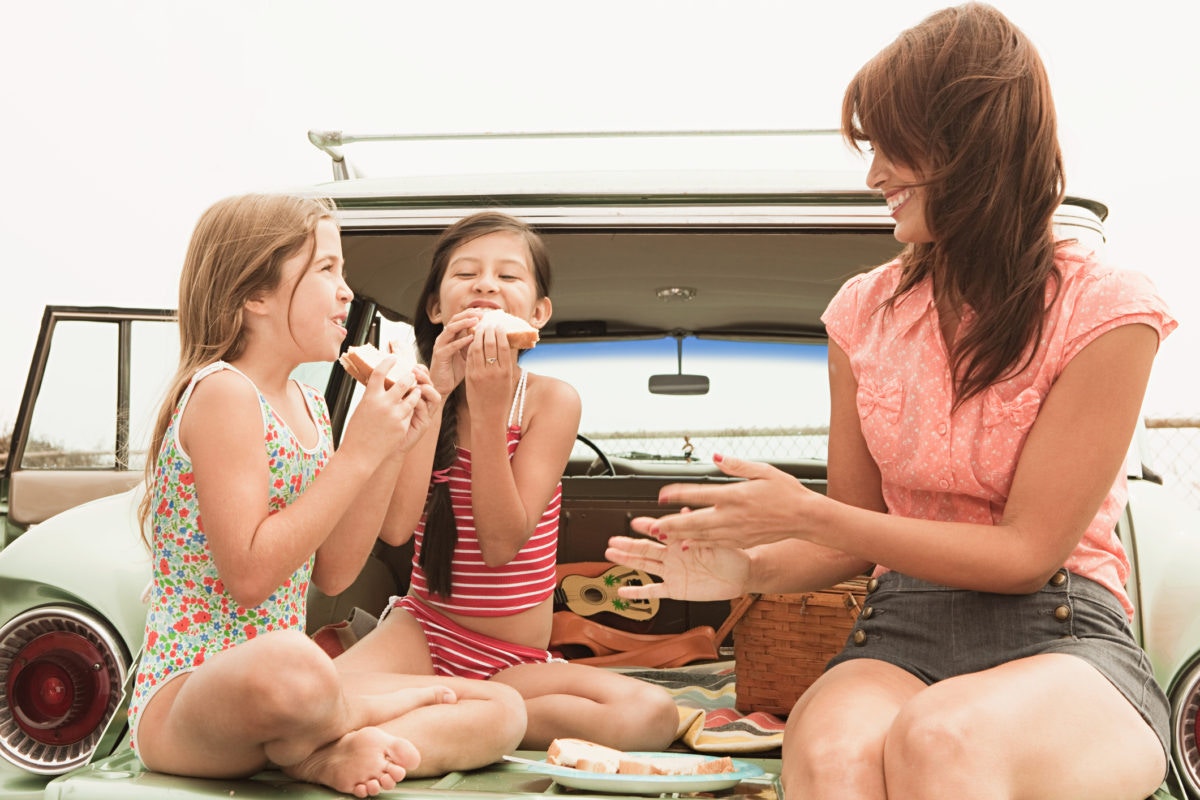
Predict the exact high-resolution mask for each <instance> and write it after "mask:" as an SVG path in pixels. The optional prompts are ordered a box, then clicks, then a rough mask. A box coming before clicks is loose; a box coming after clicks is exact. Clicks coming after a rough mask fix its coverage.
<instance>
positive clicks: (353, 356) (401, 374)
mask: <svg viewBox="0 0 1200 800" xmlns="http://www.w3.org/2000/svg"><path fill="white" fill-rule="evenodd" d="M388 350H389V352H388V353H387V354H386V355H392V356H395V357H396V363H395V365H394V366H393V367H392V368H391V369H390V370H388V373H387V375H385V376H384V379H383V385H384V388H387V389H390V388H392V386H394V385H396V384H401V385H402V386H405V387H409V388H411V387H412V386H414V385H416V382H417V380H416V378H415V377H413V368H414V367H416V366H417V354H416V353H415V352H414V351H413V349H412V348H411V347H407V346H399V347H397V346H396V344H395V343H394V342H388ZM385 357H386V356H385V354H384V353H383V352H382V351H380V350H379V348H377V347H375V345H372V344H364V345H358V346H356V347H348V348H346V352H344V353H342V354H341V356H339V357H338V361H339V362H340V363H341V365H342V366H343V367H345V369H346V372H348V373H349V374H350V377H352V378H354V379H355V380H356V381H358V382H359V383H362V384H366V382H367V381H368V380H370V378H371V373H372V372H374V371H375V367H377V366H379V362H381V361H383V359H384V358H385Z"/></svg>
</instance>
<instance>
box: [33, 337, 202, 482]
mask: <svg viewBox="0 0 1200 800" xmlns="http://www.w3.org/2000/svg"><path fill="white" fill-rule="evenodd" d="M109 327H111V328H114V329H115V328H116V326H115V325H111V324H110V325H109ZM130 328H131V331H130V359H129V363H130V365H129V369H130V382H129V468H130V469H135V470H140V469H144V468H145V465H146V448H147V447H148V446H149V442H150V433H151V431H152V430H153V429H154V423H155V419H156V417H157V415H158V408H159V405H160V404H161V403H162V401H163V397H164V395H165V394H166V391H167V389H168V388H169V384H170V382H171V377H172V376H173V375H174V374H175V369H176V365H177V362H178V360H179V326H178V325H177V324H176V323H175V322H173V321H169V320H134V321H133V322H132V323H131V326H130ZM55 338H56V341H57V334H56V335H55Z"/></svg>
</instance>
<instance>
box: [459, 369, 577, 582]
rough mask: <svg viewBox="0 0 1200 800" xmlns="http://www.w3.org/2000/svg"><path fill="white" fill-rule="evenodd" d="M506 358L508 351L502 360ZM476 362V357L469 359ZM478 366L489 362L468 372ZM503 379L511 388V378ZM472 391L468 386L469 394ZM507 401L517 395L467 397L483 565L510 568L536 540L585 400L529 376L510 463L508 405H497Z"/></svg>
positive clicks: (550, 380) (473, 498)
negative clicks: (518, 435) (517, 440)
mask: <svg viewBox="0 0 1200 800" xmlns="http://www.w3.org/2000/svg"><path fill="white" fill-rule="evenodd" d="M472 349H474V348H472ZM503 355H505V354H504V353H503V352H502V354H501V357H500V358H501V361H503ZM473 357H474V354H472V355H471V356H469V359H470V358H473ZM480 358H481V359H482V356H480ZM514 360H515V359H514ZM469 363H470V362H469ZM513 366H514V367H515V364H514V365H513ZM476 368H480V369H482V368H483V364H482V363H481V364H479V365H478V366H475V365H473V364H472V365H471V367H469V369H476ZM495 371H496V372H507V371H506V370H495ZM468 380H470V377H468ZM503 380H505V381H509V384H508V385H509V386H511V379H510V378H508V377H505V378H504V379H503ZM471 388H472V386H471V384H470V383H468V391H469V390H470V389H471ZM502 397H509V398H511V389H506V390H505V392H504V393H503V394H500V393H499V392H496V393H494V394H493V395H491V396H489V395H486V394H484V393H483V392H482V391H480V392H478V393H476V394H474V395H471V394H469V395H468V402H469V403H471V405H470V409H471V414H470V416H471V506H472V511H473V513H474V516H475V532H476V535H477V536H478V537H479V547H480V550H481V551H482V553H483V560H484V563H486V564H488V565H489V566H499V565H501V564H507V563H508V562H509V561H511V560H512V559H513V558H514V557H515V556H516V554H517V553H518V552H520V550H521V548H522V547H523V546H524V545H525V543H526V542H527V541H528V540H529V537H530V536H531V535H533V531H534V528H535V527H536V526H537V523H538V521H539V520H540V519H541V517H542V514H543V512H544V511H545V510H546V505H547V504H548V503H549V502H550V498H551V497H553V495H554V490H555V487H557V486H558V483H559V481H560V480H561V479H562V473H563V470H564V469H565V468H566V465H567V460H568V459H569V458H570V455H571V449H572V448H573V447H574V446H575V435H576V433H577V432H578V431H579V416H580V402H579V394H578V393H577V392H576V391H575V389H574V388H573V387H572V386H570V385H569V384H567V383H564V382H562V381H559V380H556V379H554V378H548V377H545V376H530V377H529V379H528V387H527V391H526V402H525V412H524V419H523V422H522V432H521V445H520V447H519V448H518V449H517V452H516V454H515V455H514V456H513V458H512V460H511V461H510V460H509V458H508V444H507V423H508V411H509V407H508V404H507V402H506V401H505V400H503V399H499V400H497V398H502ZM485 398H486V399H485ZM472 401H474V402H472Z"/></svg>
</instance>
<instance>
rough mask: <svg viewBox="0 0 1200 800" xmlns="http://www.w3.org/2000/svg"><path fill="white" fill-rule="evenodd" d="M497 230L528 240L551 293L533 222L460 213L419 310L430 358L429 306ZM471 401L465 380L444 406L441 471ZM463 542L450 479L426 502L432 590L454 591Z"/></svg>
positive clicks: (434, 328)
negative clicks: (469, 250)
mask: <svg viewBox="0 0 1200 800" xmlns="http://www.w3.org/2000/svg"><path fill="white" fill-rule="evenodd" d="M491 233H514V234H516V235H518V236H520V237H521V238H522V239H523V240H524V242H525V246H526V247H527V248H528V250H529V258H530V263H531V265H532V266H533V278H534V283H535V284H536V285H537V296H538V299H539V300H540V299H541V298H543V297H549V296H550V283H551V275H550V256H549V254H548V253H547V251H546V245H545V242H543V241H542V238H541V236H539V235H538V233H537V232H536V231H535V230H534V229H533V228H532V227H530V226H529V225H527V224H525V223H524V222H522V221H521V220H519V219H517V218H516V217H513V216H510V215H508V214H505V213H503V212H500V211H481V212H478V213H476V214H472V215H471V216H469V217H464V218H463V219H460V220H459V221H458V222H456V223H454V224H453V225H451V226H450V227H449V228H447V229H446V230H445V231H444V232H443V233H442V235H441V236H440V237H439V238H438V241H437V244H436V245H435V246H434V250H433V258H432V261H431V264H430V267H429V275H428V276H427V278H426V279H425V286H424V287H423V288H422V290H421V295H420V297H418V298H417V307H416V309H415V310H414V312H413V320H414V322H413V331H414V335H415V337H416V341H417V350H418V351H419V352H420V354H421V358H423V359H424V360H425V363H426V364H429V363H431V359H432V358H433V343H434V340H436V339H437V337H438V334H439V333H441V332H442V324H441V323H439V322H433V321H432V320H430V319H429V309H430V306H431V304H432V303H433V301H435V300H436V299H437V298H438V294H439V292H440V291H441V288H442V279H443V278H444V277H445V276H446V270H447V269H448V268H449V266H450V259H451V258H452V257H453V256H454V253H455V251H456V250H458V248H459V247H461V246H462V245H464V244H466V243H467V242H470V241H472V240H474V239H478V238H479V237H480V236H487V235H488V234H491ZM465 402H466V393H465V390H464V388H463V386H462V384H459V386H458V387H457V388H456V389H455V390H454V391H453V392H452V393H451V395H450V397H448V398H447V399H446V404H445V405H444V406H443V408H442V427H441V428H440V429H439V431H438V441H437V449H436V450H435V451H434V457H433V468H434V470H435V471H440V470H445V469H447V468H449V467H450V466H451V465H453V464H454V461H455V460H456V459H457V458H458V439H457V435H456V432H457V430H458V409H459V403H465ZM457 546H458V524H457V523H456V522H455V520H454V508H453V506H452V505H451V502H450V485H449V484H448V483H435V484H434V485H433V487H432V488H431V489H430V491H429V499H428V501H427V503H426V509H425V537H424V540H423V542H422V544H421V559H420V564H421V568H422V569H423V570H425V576H426V580H427V583H428V586H429V590H430V592H432V593H434V594H439V595H442V596H443V597H449V596H450V588H451V586H450V584H451V577H452V576H451V562H452V561H453V559H454V550H455V548H456V547H457Z"/></svg>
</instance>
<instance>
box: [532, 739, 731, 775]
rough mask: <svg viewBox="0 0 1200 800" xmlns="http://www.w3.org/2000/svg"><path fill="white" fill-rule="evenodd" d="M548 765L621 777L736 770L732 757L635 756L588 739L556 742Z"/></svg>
mask: <svg viewBox="0 0 1200 800" xmlns="http://www.w3.org/2000/svg"><path fill="white" fill-rule="evenodd" d="M546 762H547V763H549V764H555V765H557V766H561V767H574V768H575V769H578V770H582V771H584V772H602V773H607V774H619V775H719V774H721V773H725V772H733V771H734V768H733V759H732V758H730V757H729V756H722V757H719V758H713V757H708V756H696V757H694V758H692V757H676V756H661V757H660V756H633V755H629V754H628V753H625V752H622V751H621V750H614V749H613V748H611V747H605V746H604V745H600V744H596V743H595V742H589V741H586V740H584V739H555V740H554V741H552V742H551V743H550V747H549V748H547V750H546Z"/></svg>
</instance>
